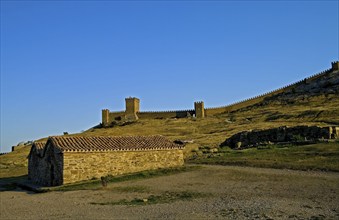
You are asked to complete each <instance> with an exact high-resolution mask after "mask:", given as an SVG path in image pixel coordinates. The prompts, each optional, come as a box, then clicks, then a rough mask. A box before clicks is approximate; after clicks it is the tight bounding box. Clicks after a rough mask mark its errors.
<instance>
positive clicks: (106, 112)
mask: <svg viewBox="0 0 339 220" xmlns="http://www.w3.org/2000/svg"><path fill="white" fill-rule="evenodd" d="M102 125H103V126H104V127H107V126H108V125H109V110H108V109H103V110H102Z"/></svg>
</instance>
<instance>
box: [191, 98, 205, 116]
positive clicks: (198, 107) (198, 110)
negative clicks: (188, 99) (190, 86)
mask: <svg viewBox="0 0 339 220" xmlns="http://www.w3.org/2000/svg"><path fill="white" fill-rule="evenodd" d="M194 110H195V117H197V118H204V117H205V107H204V102H194Z"/></svg>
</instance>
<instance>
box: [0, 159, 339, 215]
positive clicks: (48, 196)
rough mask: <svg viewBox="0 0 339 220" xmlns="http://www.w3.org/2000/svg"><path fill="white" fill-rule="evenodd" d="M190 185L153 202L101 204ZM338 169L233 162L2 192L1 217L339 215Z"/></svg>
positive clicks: (146, 195) (161, 192)
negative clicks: (83, 185)
mask: <svg viewBox="0 0 339 220" xmlns="http://www.w3.org/2000/svg"><path fill="white" fill-rule="evenodd" d="M166 191H169V192H182V191H189V192H195V193H200V194H203V195H205V196H203V197H200V198H199V197H198V198H194V199H192V200H182V199H177V200H175V201H173V202H171V203H165V204H161V203H160V204H152V205H150V204H149V205H135V206H127V205H97V204H91V203H107V202H117V201H120V200H122V199H126V200H132V199H134V198H141V199H142V198H148V197H149V196H150V195H161V194H163V193H164V192H166ZM338 195H339V173H327V172H304V171H291V170H276V169H261V168H248V167H231V166H207V165H206V166H203V168H202V169H199V170H195V171H191V172H186V173H180V174H175V175H171V176H163V177H156V178H151V179H144V180H135V181H128V182H121V183H113V184H110V185H109V186H108V187H107V188H105V189H100V190H84V191H71V192H49V193H42V194H35V193H31V192H27V191H21V190H17V191H5V192H0V196H1V197H0V198H1V219H234V218H237V219H255V218H256V219H288V218H289V219H311V218H314V219H339V196H338Z"/></svg>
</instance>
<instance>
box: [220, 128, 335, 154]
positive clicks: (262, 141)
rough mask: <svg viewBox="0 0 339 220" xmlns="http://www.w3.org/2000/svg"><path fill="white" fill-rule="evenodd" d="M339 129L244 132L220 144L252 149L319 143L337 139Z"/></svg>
mask: <svg viewBox="0 0 339 220" xmlns="http://www.w3.org/2000/svg"><path fill="white" fill-rule="evenodd" d="M338 135H339V127H318V126H296V127H279V128H271V129H267V130H253V131H243V132H240V133H237V134H235V135H233V136H232V137H230V138H228V139H226V141H224V142H223V143H221V144H220V146H221V147H223V146H229V147H231V148H241V149H242V148H250V147H256V146H260V145H266V144H271V143H273V144H274V143H288V142H298V141H317V140H319V139H336V138H338Z"/></svg>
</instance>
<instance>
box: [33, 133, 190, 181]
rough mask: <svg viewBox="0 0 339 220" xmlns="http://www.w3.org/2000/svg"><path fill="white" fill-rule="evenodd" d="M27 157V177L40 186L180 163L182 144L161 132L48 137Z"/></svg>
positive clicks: (182, 159) (182, 161)
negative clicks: (110, 135)
mask: <svg viewBox="0 0 339 220" xmlns="http://www.w3.org/2000/svg"><path fill="white" fill-rule="evenodd" d="M28 160H29V166H28V178H29V179H30V180H31V181H32V182H33V183H35V184H38V185H41V186H58V185H62V184H66V183H72V182H77V181H81V180H89V179H92V178H100V177H102V176H107V175H120V174H125V173H133V172H140V171H144V170H152V169H158V168H169V167H178V166H182V165H183V164H184V156H183V146H182V145H178V144H175V143H173V142H172V141H170V140H168V139H166V138H165V137H163V136H130V137H65V136H57V137H50V138H49V139H48V140H47V143H46V144H45V145H44V144H40V143H34V144H33V146H32V149H31V152H30V154H29V156H28Z"/></svg>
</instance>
